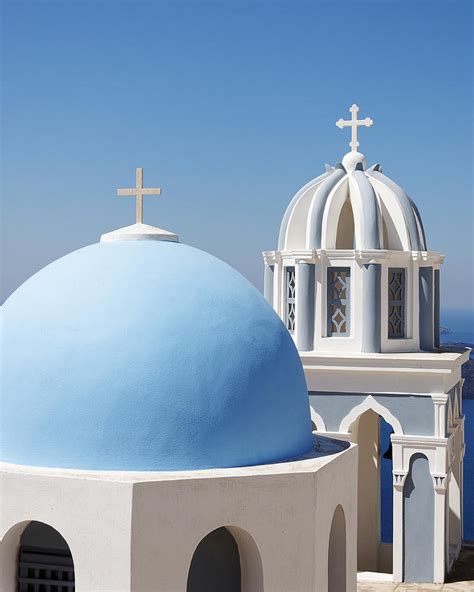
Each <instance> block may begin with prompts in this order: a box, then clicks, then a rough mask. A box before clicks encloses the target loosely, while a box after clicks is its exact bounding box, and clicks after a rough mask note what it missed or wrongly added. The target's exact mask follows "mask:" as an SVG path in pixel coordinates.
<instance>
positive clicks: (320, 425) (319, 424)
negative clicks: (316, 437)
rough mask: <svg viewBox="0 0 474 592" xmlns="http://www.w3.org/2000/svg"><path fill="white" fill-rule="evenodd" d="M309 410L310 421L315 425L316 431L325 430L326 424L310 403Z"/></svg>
mask: <svg viewBox="0 0 474 592" xmlns="http://www.w3.org/2000/svg"><path fill="white" fill-rule="evenodd" d="M309 411H310V413H311V422H312V423H313V424H314V425H315V429H316V430H317V431H318V432H325V431H326V424H325V423H324V419H323V418H322V417H321V416H320V415H319V413H318V412H317V411H315V410H314V409H313V407H312V406H311V405H310V406H309ZM313 431H314V430H313Z"/></svg>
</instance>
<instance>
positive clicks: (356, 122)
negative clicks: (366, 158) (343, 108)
mask: <svg viewBox="0 0 474 592" xmlns="http://www.w3.org/2000/svg"><path fill="white" fill-rule="evenodd" d="M349 111H350V112H351V114H352V117H351V119H350V120H349V121H346V120H344V119H338V120H337V121H336V125H337V127H339V128H340V129H342V128H344V127H350V128H351V132H352V134H351V141H350V142H349V146H350V147H351V150H352V152H357V148H358V146H359V142H358V140H357V128H358V127H359V126H361V125H365V126H366V127H370V126H371V125H373V123H374V122H373V121H372V119H370V117H366V118H365V119H357V113H359V107H358V106H357V105H356V104H354V105H352V107H351V108H350V109H349Z"/></svg>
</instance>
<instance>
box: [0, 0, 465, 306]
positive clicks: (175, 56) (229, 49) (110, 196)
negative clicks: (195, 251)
mask: <svg viewBox="0 0 474 592" xmlns="http://www.w3.org/2000/svg"><path fill="white" fill-rule="evenodd" d="M471 29H472V8H471V3H470V2H467V1H466V2H462V1H458V2H456V1H445V2H436V1H431V2H429V1H422V2H419V1H418V2H417V1H411V2H408V1H398V2H389V1H377V2H376V1H373V2H364V1H359V2H357V3H353V2H317V1H315V2H302V1H287V2H271V1H264V0H262V1H259V2H256V1H254V2H245V1H239V2H237V1H230V2H208V1H201V2H197V1H195V2H189V1H188V2H185V1H177V2H171V1H170V2H158V1H156V2H139V1H138V2H137V1H134V2H113V1H112V0H110V1H97V2H85V1H84V2H83V1H76V2H73V1H67V0H64V1H61V2H48V1H40V0H38V1H35V2H22V1H15V2H4V3H3V34H2V38H3V84H2V88H3V96H2V99H3V100H2V119H3V136H2V139H3V146H2V152H3V159H2V168H3V179H2V197H3V208H2V213H3V216H2V218H3V233H2V235H3V236H2V239H3V242H2V258H3V261H2V272H3V280H2V300H3V299H4V298H5V297H6V296H8V294H10V293H11V292H12V291H13V290H14V289H15V288H16V287H17V286H18V285H19V284H20V283H21V282H22V281H24V280H25V279H26V278H27V277H28V276H29V275H31V274H32V273H34V272H35V271H37V270H38V269H40V268H41V267H43V266H44V265H45V264H47V263H48V262H50V261H52V260H54V259H56V258H58V257H59V256H61V255H64V254H66V253H68V252H69V251H72V250H75V249H77V248H79V247H81V246H84V245H86V244H90V243H92V242H95V241H97V240H98V238H99V236H100V234H101V233H103V232H106V231H109V230H112V229H114V228H117V227H120V226H124V225H126V224H131V223H133V222H134V200H133V199H127V198H118V197H116V196H115V190H116V188H117V187H129V186H131V185H132V184H133V181H134V170H135V167H136V166H142V167H144V169H145V183H146V185H148V186H161V187H163V190H164V192H163V195H162V196H161V197H150V198H149V199H147V200H146V204H145V222H148V223H150V224H154V225H157V226H161V227H163V228H167V229H169V230H174V231H176V232H177V233H178V234H179V235H180V238H181V240H182V241H183V242H186V243H188V244H191V245H194V246H197V247H199V248H202V249H204V250H207V251H210V252H211V253H213V254H215V255H217V256H218V257H220V258H222V259H224V260H225V261H227V262H228V263H230V264H231V265H233V266H234V267H236V268H237V269H238V270H239V271H240V272H242V273H243V274H244V275H245V276H246V277H248V278H249V279H250V280H251V281H252V282H254V283H255V284H256V285H257V286H258V287H261V285H262V260H261V251H262V250H266V249H272V248H275V247H276V241H277V235H278V228H279V224H280V220H281V217H282V215H283V212H284V210H285V208H286V205H287V204H288V202H289V201H290V199H291V197H292V195H293V194H294V193H295V192H296V191H297V189H299V187H301V186H302V185H303V184H304V183H306V182H307V181H308V180H309V179H311V178H313V177H315V176H317V175H318V174H320V173H321V172H322V170H323V168H324V163H326V162H328V163H335V162H336V161H337V160H340V159H341V158H342V156H343V154H344V153H345V152H346V151H347V150H348V149H349V148H348V145H347V142H348V141H349V137H348V136H349V133H348V131H346V130H344V131H341V130H339V129H338V128H337V127H336V126H335V125H334V123H335V121H336V120H337V119H338V118H339V117H344V118H347V117H348V115H349V113H348V111H347V109H348V107H349V106H350V105H351V104H352V103H353V102H356V103H358V104H359V105H360V107H361V112H360V115H361V116H362V117H365V116H370V117H372V119H374V121H375V124H374V126H373V127H372V128H371V129H370V130H365V129H364V130H362V132H361V147H360V149H361V151H362V152H364V154H366V156H367V160H368V161H369V162H370V163H373V162H380V163H381V164H382V165H383V167H384V172H385V173H386V174H388V175H389V176H390V177H392V178H393V179H394V180H395V181H397V182H398V183H399V184H400V185H402V186H403V187H404V188H405V189H406V190H407V191H408V192H409V194H410V195H411V197H412V198H413V199H414V200H415V201H416V202H417V204H418V206H419V208H420V210H421V213H422V216H423V219H424V223H425V227H426V230H427V234H428V244H429V247H430V248H431V249H432V250H436V251H441V252H444V253H446V255H447V259H446V263H445V266H444V268H443V275H442V278H443V288H442V290H443V292H442V296H443V305H444V307H446V308H458V309H466V308H473V280H472V276H473V274H472V270H473V266H474V262H473V214H474V212H473V197H472V181H473V175H472V172H473V171H472V166H473V165H472V156H473V154H472V81H473V80H472V66H473V64H472V45H471V41H470V36H471V34H472V30H471ZM197 272H198V270H197Z"/></svg>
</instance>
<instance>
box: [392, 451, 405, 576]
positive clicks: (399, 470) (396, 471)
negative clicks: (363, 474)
mask: <svg viewBox="0 0 474 592" xmlns="http://www.w3.org/2000/svg"><path fill="white" fill-rule="evenodd" d="M392 458H393V471H392V473H393V581H394V582H402V581H403V486H404V484H405V479H406V476H407V471H406V470H403V447H402V445H401V444H399V443H395V442H393V440H392Z"/></svg>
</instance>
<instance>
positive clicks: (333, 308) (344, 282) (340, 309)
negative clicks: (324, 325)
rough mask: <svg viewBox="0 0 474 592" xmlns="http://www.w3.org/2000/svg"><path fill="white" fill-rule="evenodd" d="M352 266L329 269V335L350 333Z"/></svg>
mask: <svg viewBox="0 0 474 592" xmlns="http://www.w3.org/2000/svg"><path fill="white" fill-rule="evenodd" d="M350 271H351V270H350V268H349V267H330V268H329V269H328V337H331V336H334V335H339V336H347V335H349V313H350V300H349V298H350V275H351V274H350Z"/></svg>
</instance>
